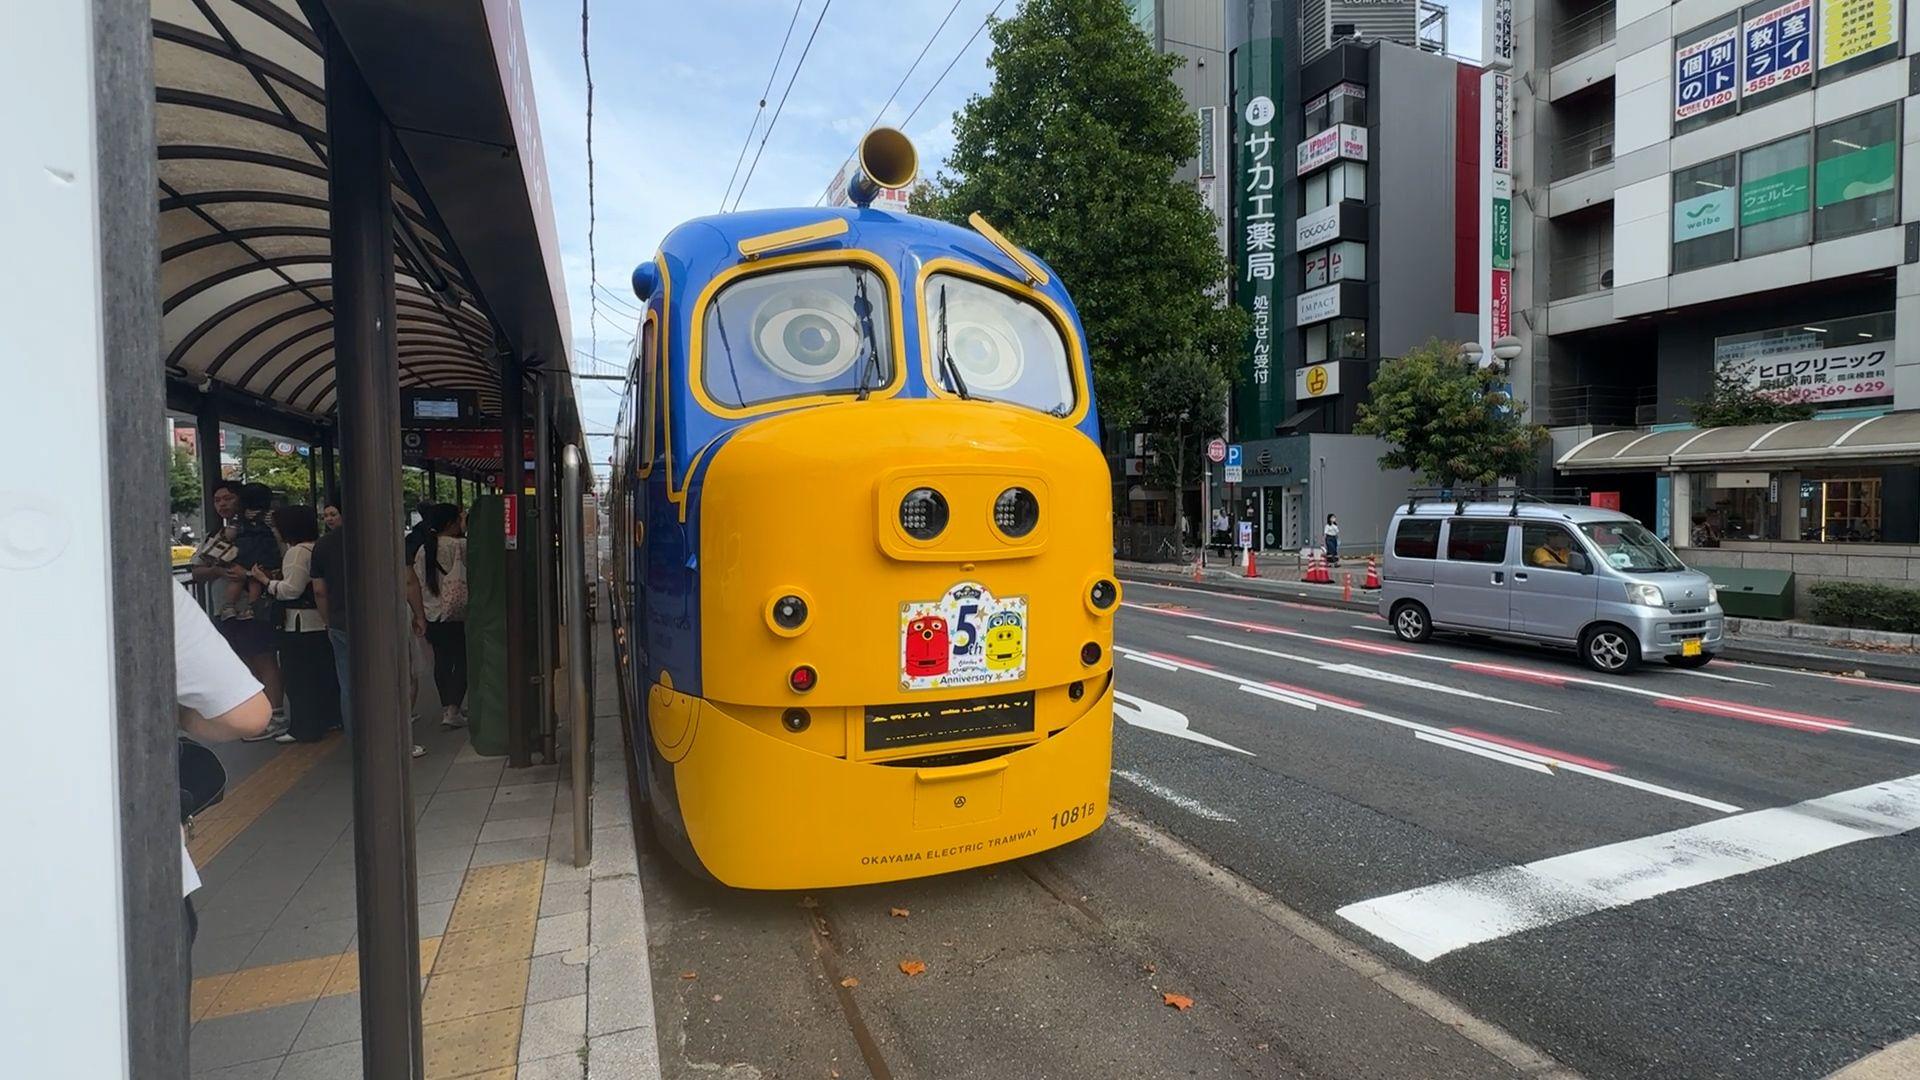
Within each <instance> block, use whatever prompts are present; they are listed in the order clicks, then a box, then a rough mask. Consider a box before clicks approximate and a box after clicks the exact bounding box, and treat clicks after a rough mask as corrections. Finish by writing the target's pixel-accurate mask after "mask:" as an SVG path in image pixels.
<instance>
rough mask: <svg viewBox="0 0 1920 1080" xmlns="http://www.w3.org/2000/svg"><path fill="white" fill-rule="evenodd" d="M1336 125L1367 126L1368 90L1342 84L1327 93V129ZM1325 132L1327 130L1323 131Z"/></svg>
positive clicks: (1352, 84)
mask: <svg viewBox="0 0 1920 1080" xmlns="http://www.w3.org/2000/svg"><path fill="white" fill-rule="evenodd" d="M1335 124H1353V125H1354V126H1356V127H1366V126H1367V88H1366V87H1364V86H1358V85H1355V84H1354V83H1341V84H1340V85H1339V86H1336V87H1334V88H1333V89H1332V90H1329V91H1327V127H1332V126H1333V125H1335ZM1321 130H1323V131H1324V130H1325V128H1323V129H1321Z"/></svg>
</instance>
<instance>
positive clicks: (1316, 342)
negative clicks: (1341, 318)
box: [1306, 323, 1328, 365]
mask: <svg viewBox="0 0 1920 1080" xmlns="http://www.w3.org/2000/svg"><path fill="white" fill-rule="evenodd" d="M1327 325H1328V324H1326V323H1314V324H1313V325H1312V326H1309V327H1307V354H1306V355H1307V363H1308V365H1313V364H1324V363H1326V362H1327Z"/></svg>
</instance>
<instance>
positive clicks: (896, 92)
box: [813, 0, 963, 206]
mask: <svg viewBox="0 0 1920 1080" xmlns="http://www.w3.org/2000/svg"><path fill="white" fill-rule="evenodd" d="M962 2H963V0H953V6H952V7H950V8H948V9H947V14H946V17H945V18H943V19H941V20H940V25H939V26H936V27H934V28H933V34H932V35H931V36H929V37H928V38H927V43H926V44H925V45H922V46H920V55H919V56H916V57H914V58H913V63H912V64H910V65H908V66H907V73H906V74H905V75H902V76H900V81H899V82H898V83H896V84H894V87H893V93H891V94H888V95H887V100H886V101H885V102H884V103H883V104H882V105H881V106H880V111H879V112H876V113H874V114H873V122H872V123H869V124H868V125H867V131H872V130H873V129H874V128H875V127H877V126H878V125H879V123H880V118H881V117H883V116H885V115H887V109H888V108H889V107H890V106H892V105H893V99H895V98H897V97H899V96H900V91H901V90H902V89H904V88H905V87H906V85H907V80H908V79H911V78H913V73H914V72H916V71H918V70H920V61H922V60H925V59H926V58H927V50H929V49H931V48H933V43H934V42H935V41H936V40H938V39H939V37H940V31H942V30H945V29H946V28H947V23H948V22H949V21H950V20H952V18H953V13H954V12H956V11H959V10H960V5H961V3H962ZM863 134H864V133H863ZM859 152H860V143H859V141H858V140H855V141H854V145H853V149H852V150H849V151H847V156H846V157H845V158H843V159H842V160H841V162H840V165H839V167H838V168H835V169H834V172H835V173H836V174H837V173H839V171H840V169H844V168H846V166H847V162H849V161H852V160H853V155H855V154H857V153H859ZM826 198H827V197H826V195H825V194H822V195H821V196H820V197H819V198H818V199H815V200H814V201H813V205H815V206H819V205H820V204H821V203H822V202H825V201H826Z"/></svg>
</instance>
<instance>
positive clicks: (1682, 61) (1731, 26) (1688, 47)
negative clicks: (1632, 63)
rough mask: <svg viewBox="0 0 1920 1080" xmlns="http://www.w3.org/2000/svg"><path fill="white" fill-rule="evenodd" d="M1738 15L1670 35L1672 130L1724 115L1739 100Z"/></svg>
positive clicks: (1701, 124) (1677, 132)
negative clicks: (1671, 38)
mask: <svg viewBox="0 0 1920 1080" xmlns="http://www.w3.org/2000/svg"><path fill="white" fill-rule="evenodd" d="M1739 83H1740V16H1739V14H1738V13H1737V12H1736V13H1733V14H1729V15H1726V16H1724V17H1722V18H1718V19H1715V20H1713V21H1712V22H1710V23H1705V24H1702V25H1700V26H1696V27H1694V28H1693V29H1691V30H1689V31H1687V32H1686V33H1684V34H1680V35H1678V36H1676V37H1675V38H1674V39H1673V133H1674V134H1675V135H1681V134H1684V133H1686V132H1689V131H1692V130H1694V129H1696V128H1700V127H1705V126H1706V125H1708V124H1711V123H1713V122H1714V121H1715V120H1721V119H1725V118H1726V117H1729V116H1732V115H1733V114H1734V113H1735V112H1736V111H1738V107H1739V101H1740V90H1739Z"/></svg>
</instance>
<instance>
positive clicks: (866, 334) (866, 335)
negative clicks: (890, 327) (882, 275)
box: [853, 273, 880, 401]
mask: <svg viewBox="0 0 1920 1080" xmlns="http://www.w3.org/2000/svg"><path fill="white" fill-rule="evenodd" d="M853 314H854V317H855V318H857V319H859V320H860V350H861V352H862V353H863V354H864V355H863V357H862V359H861V361H860V383H859V391H860V392H859V393H857V394H855V395H854V397H853V399H854V400H855V401H865V400H867V395H868V394H870V393H872V391H873V383H872V381H871V377H872V376H874V375H876V374H879V373H880V372H879V368H880V347H879V345H877V344H876V343H875V342H874V337H873V302H872V301H870V300H868V299H867V278H866V275H865V274H860V273H856V274H855V275H854V278H853Z"/></svg>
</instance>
